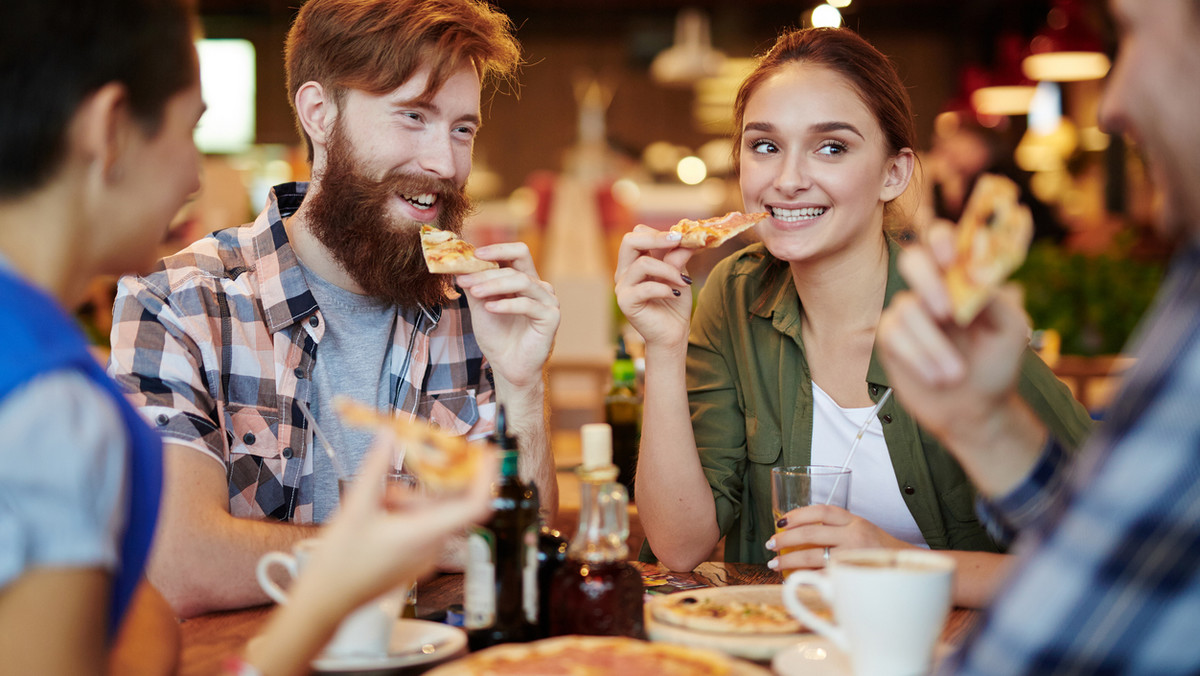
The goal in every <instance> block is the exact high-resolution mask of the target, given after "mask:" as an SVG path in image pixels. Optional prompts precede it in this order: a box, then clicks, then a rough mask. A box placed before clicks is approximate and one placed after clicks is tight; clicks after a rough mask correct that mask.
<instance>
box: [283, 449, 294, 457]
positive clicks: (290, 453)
mask: <svg viewBox="0 0 1200 676" xmlns="http://www.w3.org/2000/svg"><path fill="white" fill-rule="evenodd" d="M293 455H294V453H293V451H292V447H291V446H288V447H287V448H285V449H283V459H284V460H291V459H292V456H293Z"/></svg>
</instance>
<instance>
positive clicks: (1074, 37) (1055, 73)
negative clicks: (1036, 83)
mask: <svg viewBox="0 0 1200 676" xmlns="http://www.w3.org/2000/svg"><path fill="white" fill-rule="evenodd" d="M1029 49H1030V54H1029V56H1027V57H1025V60H1024V62H1022V64H1021V67H1022V69H1023V70H1024V71H1025V75H1027V76H1028V77H1030V78H1032V79H1034V80H1049V81H1053V82H1072V81H1078V80H1098V79H1100V78H1102V77H1104V76H1105V75H1107V74H1108V69H1109V68H1110V67H1111V66H1112V63H1111V62H1110V61H1109V58H1108V55H1107V54H1105V53H1104V42H1103V40H1101V39H1100V36H1099V35H1098V34H1097V33H1096V32H1095V31H1094V30H1093V29H1092V28H1091V26H1089V25H1088V22H1087V17H1086V16H1085V15H1084V13H1083V7H1082V5H1080V3H1079V2H1078V1H1077V0H1057V2H1055V3H1054V7H1053V8H1052V9H1051V10H1050V14H1049V15H1048V16H1047V18H1046V27H1045V28H1043V29H1042V30H1041V31H1039V32H1038V34H1037V35H1036V36H1034V38H1033V42H1031V43H1030V45H1029Z"/></svg>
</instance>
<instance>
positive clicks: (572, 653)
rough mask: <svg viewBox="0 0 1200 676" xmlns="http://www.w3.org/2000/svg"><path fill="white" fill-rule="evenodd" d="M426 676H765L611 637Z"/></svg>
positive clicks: (517, 647) (475, 656)
mask: <svg viewBox="0 0 1200 676" xmlns="http://www.w3.org/2000/svg"><path fill="white" fill-rule="evenodd" d="M428 674H429V676H510V675H511V676H518V675H519V676H542V675H545V676H551V675H553V676H612V675H614V674H615V675H617V676H769V674H770V672H768V671H767V670H766V669H763V668H761V667H758V666H756V665H753V664H750V663H748V662H743V661H741V660H737V659H734V658H731V657H729V656H728V655H725V654H723V653H720V652H717V651H715V650H709V649H703V648H690V647H683V646H677V645H672V644H669V643H652V642H649V641H641V640H638V639H633V638H625V637H615V636H559V637H556V638H549V639H543V640H540V641H534V642H532V643H509V644H505V645H499V646H495V647H492V648H487V649H485V650H481V651H479V652H476V653H472V654H470V655H468V656H466V657H464V658H463V659H460V660H455V661H454V662H450V663H448V664H444V665H442V666H439V667H437V668H436V669H434V670H433V671H430V672H428Z"/></svg>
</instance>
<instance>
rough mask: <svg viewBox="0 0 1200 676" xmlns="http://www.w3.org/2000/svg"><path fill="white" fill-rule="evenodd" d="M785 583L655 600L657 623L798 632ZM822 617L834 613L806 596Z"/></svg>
mask: <svg viewBox="0 0 1200 676" xmlns="http://www.w3.org/2000/svg"><path fill="white" fill-rule="evenodd" d="M782 593H783V585H747V586H744V587H742V586H730V587H714V588H710V589H699V590H695V591H690V592H680V593H676V594H670V595H667V596H662V597H658V598H656V599H654V600H653V601H652V602H651V603H650V615H651V617H652V618H654V620H655V621H656V622H660V623H663V624H667V625H671V626H675V627H680V628H684V629H690V630H695V631H704V632H714V633H732V634H756V635H762V634H796V633H799V632H801V631H804V630H805V628H804V625H803V624H801V623H800V621H799V620H797V619H796V618H794V617H792V615H791V614H790V613H788V611H787V608H786V607H784V605H783V598H782V596H781V594H782ZM804 601H805V603H806V604H808V605H810V606H813V605H814V602H816V603H817V604H819V605H818V607H814V608H813V610H814V611H816V612H817V613H818V614H821V615H823V616H827V617H832V613H831V612H830V611H829V608H828V606H827V605H825V604H824V603H821V602H820V601H819V599H809V598H805V599H804Z"/></svg>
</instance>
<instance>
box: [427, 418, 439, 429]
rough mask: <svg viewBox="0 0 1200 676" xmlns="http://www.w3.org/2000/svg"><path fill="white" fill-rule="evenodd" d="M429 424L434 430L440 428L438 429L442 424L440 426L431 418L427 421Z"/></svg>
mask: <svg viewBox="0 0 1200 676" xmlns="http://www.w3.org/2000/svg"><path fill="white" fill-rule="evenodd" d="M429 426H430V427H432V428H433V429H435V430H440V429H442V426H441V425H439V424H437V423H436V422H434V421H432V420H430V421H429Z"/></svg>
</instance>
